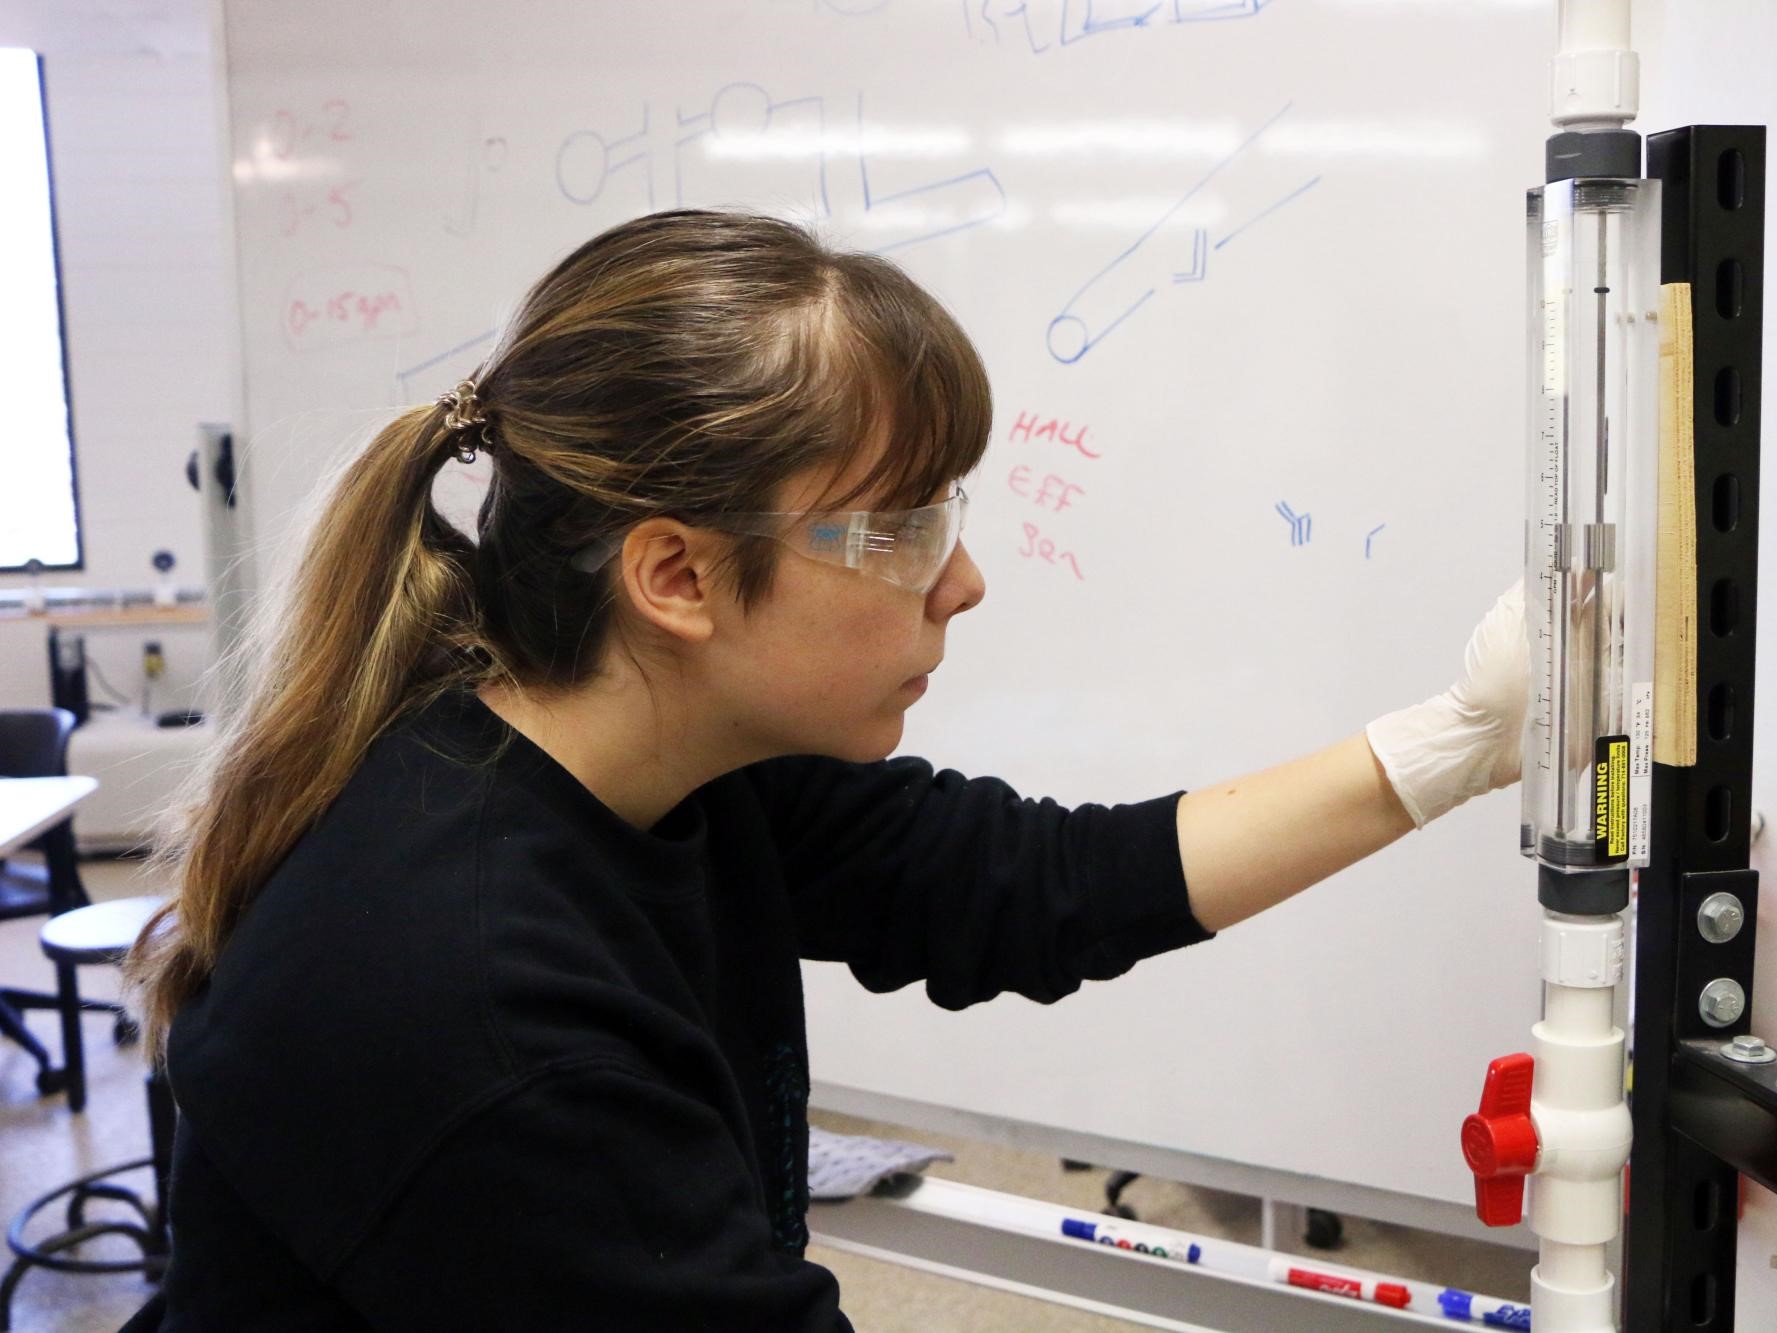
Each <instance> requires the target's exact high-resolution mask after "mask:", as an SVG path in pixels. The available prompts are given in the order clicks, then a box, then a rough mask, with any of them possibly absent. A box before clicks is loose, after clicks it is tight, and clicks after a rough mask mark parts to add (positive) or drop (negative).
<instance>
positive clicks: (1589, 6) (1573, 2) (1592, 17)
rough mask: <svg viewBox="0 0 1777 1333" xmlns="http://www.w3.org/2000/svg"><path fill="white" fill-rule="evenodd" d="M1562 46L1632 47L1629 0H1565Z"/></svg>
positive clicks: (1571, 48) (1582, 48) (1565, 49)
mask: <svg viewBox="0 0 1777 1333" xmlns="http://www.w3.org/2000/svg"><path fill="white" fill-rule="evenodd" d="M1560 26H1561V48H1560V49H1561V50H1562V51H1563V52H1564V53H1565V52H1568V51H1597V50H1612V51H1616V50H1621V51H1627V50H1628V49H1629V0H1562V3H1561V17H1560Z"/></svg>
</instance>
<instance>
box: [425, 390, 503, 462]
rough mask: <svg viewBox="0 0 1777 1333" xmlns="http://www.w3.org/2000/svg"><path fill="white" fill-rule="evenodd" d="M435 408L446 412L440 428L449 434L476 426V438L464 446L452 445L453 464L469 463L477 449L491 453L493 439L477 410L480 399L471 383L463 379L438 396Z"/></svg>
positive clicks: (460, 443)
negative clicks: (446, 410) (438, 407)
mask: <svg viewBox="0 0 1777 1333" xmlns="http://www.w3.org/2000/svg"><path fill="white" fill-rule="evenodd" d="M438 406H440V407H448V408H449V409H450V411H449V412H447V413H446V414H445V417H444V428H445V429H446V430H447V431H450V432H451V433H452V434H455V433H457V432H458V431H465V430H471V429H475V428H477V427H479V430H478V431H477V435H476V437H472V438H471V439H470V440H469V441H468V442H467V443H462V442H458V443H457V445H456V446H455V448H454V451H453V452H455V454H456V458H457V462H459V463H473V462H474V461H475V453H476V450H477V449H486V450H487V451H488V452H489V453H492V452H493V448H494V437H493V435H492V434H491V433H490V428H489V426H488V424H487V416H486V414H485V413H484V412H483V411H482V410H481V399H480V398H479V397H478V396H477V394H476V392H475V381H473V380H463V381H462V382H461V383H459V384H458V385H457V387H456V388H454V389H452V390H451V391H450V392H449V393H441V394H439V395H438ZM477 440H479V443H477Z"/></svg>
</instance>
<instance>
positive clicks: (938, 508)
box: [571, 486, 969, 593]
mask: <svg viewBox="0 0 1777 1333" xmlns="http://www.w3.org/2000/svg"><path fill="white" fill-rule="evenodd" d="M968 507H969V497H968V496H967V495H966V494H965V493H964V492H963V489H962V487H960V486H959V487H957V488H956V493H955V494H954V495H952V496H951V497H950V498H949V499H947V500H940V501H939V502H938V503H937V504H931V505H922V506H921V507H920V508H918V509H855V510H848V511H842V512H837V513H811V514H720V515H716V516H714V517H713V518H711V519H710V520H708V522H709V523H710V526H712V527H717V528H720V529H721V530H722V531H724V532H730V533H737V534H745V535H748V536H754V537H770V538H772V539H773V540H774V541H779V542H782V543H783V544H784V545H785V546H788V547H789V548H790V549H791V550H792V551H794V552H796V553H797V554H798V555H802V556H806V557H808V558H809V559H810V560H819V561H822V562H823V563H825V564H830V565H842V566H844V567H845V568H847V569H855V570H858V571H859V572H860V573H864V574H871V575H874V576H875V577H877V578H879V579H886V580H887V581H888V582H890V583H893V584H895V585H896V586H897V587H902V588H908V589H911V590H912V591H914V592H918V593H927V592H930V591H931V590H932V587H933V585H935V584H936V583H937V582H938V579H939V577H940V576H941V575H942V574H943V573H944V568H945V566H946V565H948V564H949V563H950V557H951V555H952V554H953V553H954V552H955V550H956V544H957V542H958V541H959V540H961V538H962V531H963V516H964V515H965V514H966V513H967V511H968ZM621 545H622V543H621V542H620V541H617V542H606V543H600V544H598V545H596V546H588V547H586V548H585V549H584V550H582V551H579V552H577V553H576V554H575V555H574V557H573V560H572V561H571V563H572V565H573V567H574V568H575V569H578V570H580V571H582V572H583V573H587V574H593V573H597V572H598V571H599V570H600V569H602V568H604V566H605V565H606V564H607V563H609V561H610V560H611V558H612V557H613V556H615V555H616V554H617V552H618V550H619V549H620V548H621Z"/></svg>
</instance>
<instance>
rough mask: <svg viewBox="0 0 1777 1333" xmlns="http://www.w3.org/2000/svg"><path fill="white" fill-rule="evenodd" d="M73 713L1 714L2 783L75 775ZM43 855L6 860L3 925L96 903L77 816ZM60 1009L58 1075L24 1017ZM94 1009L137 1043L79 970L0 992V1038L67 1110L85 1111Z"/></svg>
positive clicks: (47, 840) (43, 839)
mask: <svg viewBox="0 0 1777 1333" xmlns="http://www.w3.org/2000/svg"><path fill="white" fill-rule="evenodd" d="M73 730H74V714H72V713H70V712H69V711H68V710H67V709H65V708H12V709H0V777H6V778H59V777H65V776H67V773H68V736H69V735H70V733H72V732H73ZM25 846H26V847H27V848H29V849H31V850H34V851H38V852H41V853H42V855H43V864H42V865H29V864H22V863H20V862H18V861H4V860H0V921H9V920H12V919H13V918H15V917H23V916H59V915H60V914H61V913H63V912H67V911H71V910H73V909H74V908H76V907H85V906H87V905H88V904H89V902H90V899H88V898H87V896H86V888H85V886H84V885H82V884H81V882H80V866H79V862H78V861H77V860H76V858H75V854H74V820H73V817H72V816H70V817H69V818H67V819H64V820H63V821H62V822H61V823H59V824H57V825H56V826H55V827H54V828H51V829H48V830H46V831H45V832H43V833H40V834H38V835H37V837H36V838H34V839H32V841H30V842H28V843H26V844H25ZM25 1009H54V1010H55V1011H56V1012H57V1013H58V1014H59V1015H60V1016H61V1020H62V1064H61V1066H60V1068H57V1067H56V1066H55V1064H54V1062H53V1061H52V1060H51V1059H50V1054H49V1052H48V1051H47V1050H46V1049H45V1048H44V1046H43V1043H42V1042H40V1041H38V1040H37V1038H36V1036H35V1035H34V1034H33V1033H32V1032H31V1030H30V1029H29V1028H27V1027H26V1026H25V1023H24V1018H23V1015H22V1014H21V1013H20V1011H21V1010H25ZM83 1010H94V1011H97V1012H101V1013H108V1014H113V1015H115V1016H116V1023H115V1026H114V1028H113V1034H114V1035H115V1037H116V1038H117V1040H118V1041H119V1042H127V1041H130V1040H133V1039H134V1037H135V1025H134V1024H133V1023H132V1022H131V1021H130V1020H129V1018H128V1017H126V1016H125V1014H124V1011H123V1007H122V1006H121V1005H117V1004H113V1003H110V1002H108V1001H104V1000H82V999H81V998H80V989H79V983H78V981H77V979H76V973H75V969H74V968H73V967H72V966H69V965H65V964H62V963H59V962H58V963H57V964H56V989H55V991H54V993H53V994H52V993H48V992H45V991H32V990H20V989H17V988H15V987H11V986H4V987H0V1034H3V1035H5V1036H7V1037H10V1038H11V1039H12V1040H13V1041H15V1042H17V1043H18V1044H19V1045H20V1046H23V1047H24V1048H25V1050H27V1051H29V1052H30V1054H31V1057H32V1058H33V1059H34V1060H36V1061H37V1065H38V1070H37V1088H38V1090H39V1091H40V1092H44V1093H51V1092H62V1091H66V1092H67V1094H68V1109H69V1110H72V1111H81V1110H84V1109H85V1108H86V1052H85V1046H84V1045H83V1043H82V1041H81V1033H80V1015H81V1012H82V1011H83Z"/></svg>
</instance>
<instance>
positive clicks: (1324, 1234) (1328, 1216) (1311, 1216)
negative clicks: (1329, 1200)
mask: <svg viewBox="0 0 1777 1333" xmlns="http://www.w3.org/2000/svg"><path fill="white" fill-rule="evenodd" d="M1343 1239H1345V1223H1343V1222H1342V1221H1340V1220H1339V1214H1337V1213H1329V1212H1327V1211H1326V1210H1325V1209H1323V1208H1310V1209H1309V1210H1308V1229H1307V1231H1306V1232H1305V1233H1304V1234H1303V1236H1302V1240H1303V1242H1304V1243H1305V1244H1306V1245H1308V1246H1309V1248H1311V1249H1316V1250H1331V1249H1336V1248H1337V1247H1338V1245H1339V1242H1340V1241H1341V1240H1343Z"/></svg>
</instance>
